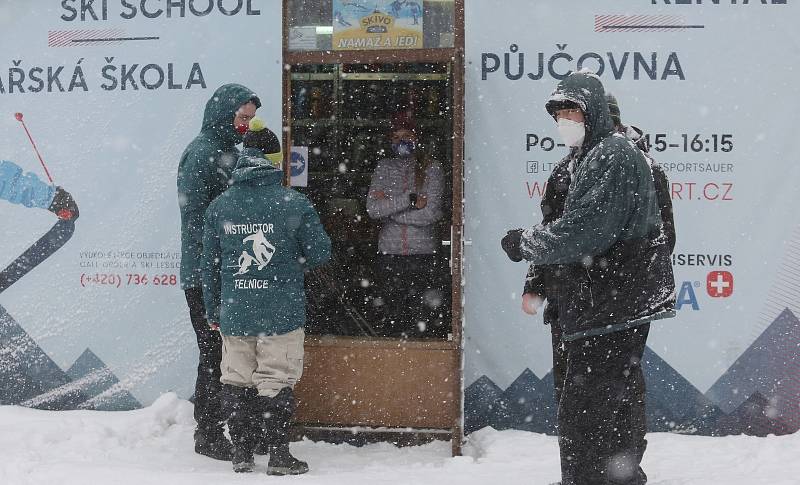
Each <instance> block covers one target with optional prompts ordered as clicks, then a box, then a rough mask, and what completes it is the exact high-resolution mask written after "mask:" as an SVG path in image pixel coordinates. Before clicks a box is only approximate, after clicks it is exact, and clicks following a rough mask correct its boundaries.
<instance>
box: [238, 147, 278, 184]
mask: <svg viewBox="0 0 800 485" xmlns="http://www.w3.org/2000/svg"><path fill="white" fill-rule="evenodd" d="M282 181H283V171H282V170H280V169H278V168H275V167H274V166H273V165H272V164H271V163H270V161H269V160H267V159H266V158H264V154H263V153H262V151H261V150H259V149H258V148H245V149H244V150H243V151H242V155H241V156H240V157H239V160H238V161H237V162H236V168H235V169H234V170H233V183H234V184H239V183H242V182H252V183H256V184H258V185H280V183H281V182H282Z"/></svg>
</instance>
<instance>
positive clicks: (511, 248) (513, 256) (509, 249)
mask: <svg viewBox="0 0 800 485" xmlns="http://www.w3.org/2000/svg"><path fill="white" fill-rule="evenodd" d="M522 232H523V229H512V230H510V231H508V232H507V233H506V235H505V237H504V238H503V240H502V241H500V245H501V246H503V251H505V252H506V254H507V255H508V259H510V260H511V261H513V262H515V263H519V262H520V261H522V249H521V248H520V245H521V241H522Z"/></svg>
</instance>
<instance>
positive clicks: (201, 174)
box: [178, 84, 261, 460]
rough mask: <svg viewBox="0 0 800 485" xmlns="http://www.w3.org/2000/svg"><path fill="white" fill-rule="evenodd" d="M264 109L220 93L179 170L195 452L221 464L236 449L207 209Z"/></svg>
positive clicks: (251, 99)
mask: <svg viewBox="0 0 800 485" xmlns="http://www.w3.org/2000/svg"><path fill="white" fill-rule="evenodd" d="M260 106H261V101H259V99H258V97H257V96H256V95H255V93H253V91H251V90H250V89H247V88H246V87H244V86H241V85H239V84H226V85H224V86H222V87H220V88H219V89H217V90H216V91H215V92H214V94H213V95H212V96H211V98H210V99H209V100H208V102H207V103H206V108H205V113H204V115H203V126H202V128H201V130H200V133H199V134H198V135H197V136H196V137H195V139H194V140H192V142H191V143H189V146H187V147H186V150H184V152H183V155H182V156H181V160H180V165H179V166H178V203H179V205H180V210H181V288H182V289H183V290H184V293H185V295H186V302H187V304H188V305H189V317H190V319H191V322H192V327H193V328H194V332H195V335H196V337H197V346H198V348H199V350H200V359H199V360H200V361H199V364H198V366H197V382H196V384H195V392H194V398H195V402H194V418H195V420H196V421H197V430H196V431H195V435H194V439H195V451H196V452H197V453H200V454H203V455H207V456H210V457H212V458H216V459H219V460H230V458H231V444H230V442H229V441H228V439H227V438H225V435H224V434H223V432H222V431H223V422H224V419H223V417H222V411H221V410H220V399H219V392H220V383H219V377H220V369H219V364H220V360H221V358H222V341H221V340H220V337H219V333H218V332H212V331H211V330H210V329H209V328H208V322H207V321H206V318H205V312H204V309H203V290H202V281H201V280H202V277H201V258H202V256H203V215H204V214H205V211H206V208H208V204H210V203H211V201H212V200H214V199H215V198H216V197H218V196H219V195H220V194H221V193H222V192H224V191H225V190H226V189H227V188H228V186H229V181H230V178H231V172H232V171H233V167H234V165H235V164H236V160H237V159H238V156H239V150H238V149H237V148H236V145H237V144H239V143H241V141H242V134H243V133H244V132H245V131H247V124H248V122H249V121H250V119H251V118H252V117H253V116H255V112H256V109H258V108H259V107H260Z"/></svg>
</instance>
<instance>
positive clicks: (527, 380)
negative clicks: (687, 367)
mask: <svg viewBox="0 0 800 485" xmlns="http://www.w3.org/2000/svg"><path fill="white" fill-rule="evenodd" d="M642 360H643V362H642V369H643V371H644V374H645V380H646V382H647V397H646V399H647V401H646V402H647V405H646V407H645V409H646V412H647V425H648V430H649V431H651V432H654V431H669V432H679V433H686V434H700V435H718V434H731V433H732V432H736V433H738V431H734V430H738V429H739V428H738V426H739V425H738V424H737V423H738V421H737V420H736V419H735V418H734V419H731V420H728V421H727V422H726V424H725V426H726V430H725V432H721V431H720V430H719V429H718V422H719V421H720V420H721V419H722V418H724V417H725V416H726V415H725V413H724V412H723V411H722V410H721V409H719V407H717V406H716V405H715V404H714V403H713V402H711V400H709V399H708V398H707V397H706V396H704V395H703V393H701V392H700V391H699V390H698V389H697V388H696V387H695V386H693V385H692V384H691V383H690V382H689V381H688V380H686V379H685V378H684V377H683V376H682V375H681V374H680V373H679V372H678V371H676V370H675V369H674V368H673V367H672V366H670V365H669V364H667V363H666V362H665V361H664V360H663V359H662V358H661V357H660V356H659V355H658V354H657V353H656V352H654V351H653V350H652V349H651V348H649V347H647V348H645V352H644V356H643V359H642ZM464 406H465V416H466V426H465V430H466V432H468V433H469V432H471V431H475V430H477V429H480V428H482V427H484V426H492V427H493V428H495V429H510V428H513V429H521V430H526V431H533V432H537V433H546V434H555V433H556V421H557V411H558V406H557V404H556V402H555V391H554V377H553V371H552V370H551V371H550V372H548V373H547V374H546V375H545V377H544V378H542V379H539V378H538V377H537V376H536V374H534V373H533V372H532V371H531V370H530V369H527V368H526V369H525V370H523V372H522V373H521V374H520V375H519V377H517V379H516V380H514V382H512V383H511V385H510V386H508V388H507V389H506V390H505V391H503V390H502V389H501V388H500V387H498V386H497V385H496V384H495V383H494V382H493V381H492V380H491V379H490V378H489V377H487V376H485V375H484V376H481V378H480V379H478V380H477V381H475V382H474V383H473V384H472V385H470V386H469V387H467V389H466V392H465V399H464Z"/></svg>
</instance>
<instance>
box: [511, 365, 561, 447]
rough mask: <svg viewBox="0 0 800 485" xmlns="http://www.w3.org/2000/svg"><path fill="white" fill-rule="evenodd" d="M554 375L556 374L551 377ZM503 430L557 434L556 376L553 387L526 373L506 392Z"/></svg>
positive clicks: (550, 382)
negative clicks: (511, 429) (512, 429)
mask: <svg viewBox="0 0 800 485" xmlns="http://www.w3.org/2000/svg"><path fill="white" fill-rule="evenodd" d="M549 374H552V373H549ZM496 407H497V409H498V412H500V413H501V419H502V421H501V422H500V423H498V425H500V428H499V429H509V428H514V429H521V430H525V431H533V432H535V433H548V434H553V433H555V431H556V409H557V408H556V399H555V396H554V390H553V379H552V376H551V377H550V379H549V386H548V385H547V383H546V382H545V381H544V380H539V378H538V377H536V374H534V373H533V372H532V371H531V370H530V369H527V368H526V369H525V370H524V371H522V374H520V375H519V377H517V378H516V379H515V380H514V382H512V383H511V385H510V386H508V389H506V390H505V392H503V397H502V405H500V403H499V402H498V406H496Z"/></svg>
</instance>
